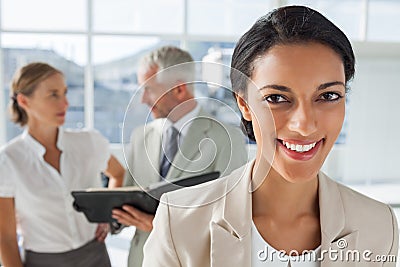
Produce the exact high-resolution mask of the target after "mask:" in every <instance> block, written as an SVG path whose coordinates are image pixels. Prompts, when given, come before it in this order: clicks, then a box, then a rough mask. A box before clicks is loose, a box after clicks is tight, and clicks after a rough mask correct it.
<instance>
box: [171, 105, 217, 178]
mask: <svg viewBox="0 0 400 267" xmlns="http://www.w3.org/2000/svg"><path fill="white" fill-rule="evenodd" d="M209 118H210V116H209V115H206V113H204V112H203V111H202V110H200V112H199V114H198V115H197V116H196V118H194V120H193V122H192V125H191V126H190V128H189V130H188V132H187V134H186V136H185V139H184V141H183V143H182V145H181V146H180V149H179V150H178V152H177V154H176V156H175V158H174V161H173V163H172V165H171V167H170V170H169V172H168V174H167V177H166V179H167V180H168V179H174V178H176V177H179V176H181V173H182V172H184V171H185V172H189V173H190V172H193V173H196V172H197V173H198V170H202V169H206V168H207V167H208V166H206V165H205V166H201V164H199V162H196V161H198V160H200V161H201V158H200V159H199V157H201V156H202V155H201V153H200V150H199V144H200V142H201V141H202V140H203V139H204V138H207V137H208V136H207V132H208V130H209V128H210V127H211V123H210V121H209ZM205 144H206V145H208V144H210V142H206V143H205ZM214 150H215V149H213V148H212V147H210V148H208V147H202V148H201V152H202V153H203V152H204V153H206V152H208V151H214ZM193 162H196V163H197V164H195V166H196V167H195V169H194V170H191V169H190V165H191V163H193ZM202 162H204V164H209V162H208V161H207V160H204V161H202Z"/></svg>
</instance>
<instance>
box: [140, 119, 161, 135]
mask: <svg viewBox="0 0 400 267" xmlns="http://www.w3.org/2000/svg"><path fill="white" fill-rule="evenodd" d="M164 123H165V119H155V120H153V121H150V122H148V123H146V124H144V125H141V126H139V127H136V128H135V129H134V130H133V131H132V137H139V136H144V135H146V133H148V132H150V131H153V130H157V131H158V130H160V131H161V130H162V128H163V125H164Z"/></svg>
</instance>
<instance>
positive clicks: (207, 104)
mask: <svg viewBox="0 0 400 267" xmlns="http://www.w3.org/2000/svg"><path fill="white" fill-rule="evenodd" d="M234 46H235V43H232V42H189V43H188V50H189V52H190V53H191V54H192V56H193V58H194V60H195V61H203V62H211V63H218V64H223V65H225V66H221V67H220V68H218V67H217V66H219V65H214V64H209V65H207V63H203V66H202V80H206V81H207V80H208V81H210V80H213V81H215V84H206V83H197V84H196V92H195V93H196V97H198V98H200V99H203V98H204V99H205V100H206V101H204V100H200V101H199V103H200V105H202V107H203V108H204V109H205V110H206V111H207V112H209V113H210V114H212V115H213V116H215V117H216V118H217V119H218V120H220V121H222V122H225V123H228V124H231V125H234V126H239V125H240V120H239V118H240V112H239V109H238V107H237V105H236V101H235V99H234V98H233V96H232V90H231V89H232V87H231V82H230V76H229V75H230V64H231V58H232V53H233V48H234ZM208 69H211V71H208ZM216 73H218V75H219V76H220V78H218V77H217V78H215V75H216ZM207 75H210V77H213V78H210V77H206V76H207ZM217 84H219V86H218V85H217ZM207 99H209V100H208V101H207ZM214 100H215V101H214Z"/></svg>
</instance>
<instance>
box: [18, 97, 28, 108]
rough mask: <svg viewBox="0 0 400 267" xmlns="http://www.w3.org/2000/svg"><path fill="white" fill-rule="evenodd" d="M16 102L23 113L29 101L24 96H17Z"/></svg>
mask: <svg viewBox="0 0 400 267" xmlns="http://www.w3.org/2000/svg"><path fill="white" fill-rule="evenodd" d="M17 102H18V106H20V107H21V108H23V109H24V110H25V111H26V109H27V108H28V107H29V99H28V97H27V96H26V95H23V94H17Z"/></svg>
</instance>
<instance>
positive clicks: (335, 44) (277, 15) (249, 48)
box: [230, 6, 355, 141]
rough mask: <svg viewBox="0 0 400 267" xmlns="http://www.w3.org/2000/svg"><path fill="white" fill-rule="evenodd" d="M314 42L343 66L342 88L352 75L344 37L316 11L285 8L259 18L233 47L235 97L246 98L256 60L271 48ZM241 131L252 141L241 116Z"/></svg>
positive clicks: (250, 129)
mask: <svg viewBox="0 0 400 267" xmlns="http://www.w3.org/2000/svg"><path fill="white" fill-rule="evenodd" d="M308 42H316V43H320V44H324V45H326V46H328V47H330V48H332V49H333V50H334V51H335V52H336V53H337V54H338V55H339V56H340V57H341V58H342V61H343V65H344V71H345V80H346V88H347V86H348V82H349V81H350V80H351V79H352V78H353V76H354V65H355V59H354V53H353V49H352V47H351V44H350V41H349V40H348V39H347V37H346V35H345V34H344V33H343V32H342V31H341V30H340V29H339V28H338V27H336V26H335V25H334V24H333V23H332V22H331V21H329V20H328V19H327V18H325V17H324V16H323V15H322V14H320V13H319V12H317V11H315V10H313V9H311V8H308V7H304V6H285V7H281V8H278V9H275V10H273V11H272V12H270V13H268V14H266V15H264V16H262V17H261V18H259V19H258V20H257V21H256V23H255V24H254V25H253V26H252V27H251V28H250V30H248V31H247V32H246V33H245V34H244V35H243V36H242V37H241V38H240V39H239V41H238V43H237V44H236V47H235V50H234V52H233V56H232V63H231V73H230V76H231V82H232V89H233V93H234V95H235V96H238V95H239V94H240V95H241V96H242V97H245V96H246V90H247V86H248V81H249V78H251V77H252V74H253V71H254V67H255V62H256V60H257V58H259V57H261V56H263V55H264V54H265V53H266V52H267V51H268V50H269V49H271V48H272V47H274V46H275V45H288V44H302V43H308ZM242 123H243V125H242V126H243V128H244V130H245V132H246V133H247V135H248V137H249V139H251V140H253V141H255V137H254V132H253V125H252V123H251V121H246V120H245V119H244V118H243V117H242Z"/></svg>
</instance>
